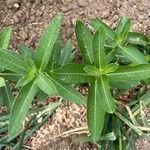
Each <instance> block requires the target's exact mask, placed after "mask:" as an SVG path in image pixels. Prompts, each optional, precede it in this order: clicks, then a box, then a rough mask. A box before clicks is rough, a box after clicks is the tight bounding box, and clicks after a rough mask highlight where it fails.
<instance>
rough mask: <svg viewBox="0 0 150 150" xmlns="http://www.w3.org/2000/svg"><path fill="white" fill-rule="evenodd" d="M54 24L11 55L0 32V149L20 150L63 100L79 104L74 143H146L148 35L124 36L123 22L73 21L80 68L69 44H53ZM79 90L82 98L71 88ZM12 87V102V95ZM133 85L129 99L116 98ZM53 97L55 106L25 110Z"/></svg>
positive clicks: (120, 146)
mask: <svg viewBox="0 0 150 150" xmlns="http://www.w3.org/2000/svg"><path fill="white" fill-rule="evenodd" d="M60 26H61V16H56V17H55V18H54V19H53V20H52V21H51V22H50V23H49V25H48V26H47V27H46V29H45V31H44V32H43V34H42V36H41V38H40V40H39V42H38V46H37V47H36V49H35V50H32V49H31V48H28V47H27V46H25V45H17V48H18V52H14V51H12V50H8V45H9V40H10V35H11V28H10V27H7V28H5V29H4V30H3V31H2V32H1V33H0V72H1V73H0V75H1V77H0V95H1V97H0V105H1V106H6V108H7V112H2V113H0V127H1V128H0V134H1V135H2V136H1V137H0V148H2V147H4V146H9V147H11V148H12V149H22V148H23V147H22V143H23V142H24V141H26V140H27V139H28V137H29V136H30V135H31V134H32V133H33V132H34V131H36V130H37V129H38V128H39V127H40V126H41V125H42V124H43V123H44V122H45V121H46V120H47V119H48V118H49V116H50V115H51V114H52V112H53V111H54V110H55V109H56V108H57V107H59V106H60V105H61V104H62V103H63V102H64V100H70V101H72V102H74V103H77V104H85V105H86V106H87V123H88V129H89V135H88V136H85V137H81V139H80V140H78V141H79V142H85V141H88V142H93V143H95V144H96V145H97V147H98V149H100V150H105V149H107V148H108V149H112V150H113V149H115V150H117V149H118V150H123V149H129V148H131V149H133V150H134V149H136V147H135V144H134V139H135V138H136V136H137V135H138V136H140V137H143V138H147V137H148V136H149V131H150V124H149V121H148V119H147V118H146V116H145V114H144V111H143V109H144V107H145V106H146V105H148V104H149V103H150V91H149V90H148V88H147V87H148V85H149V83H150V81H149V78H150V64H149V60H150V55H149V54H150V39H149V37H147V36H145V35H143V34H140V33H136V32H131V31H130V28H131V22H130V20H129V19H128V17H122V18H121V19H120V21H119V23H118V25H117V27H116V29H115V30H113V29H111V28H110V27H108V26H107V25H106V24H105V23H104V22H102V21H101V20H99V19H91V20H90V24H89V26H86V25H85V24H84V23H83V22H82V21H79V20H78V21H77V22H76V26H75V35H76V39H77V43H78V47H79V49H80V52H81V54H82V58H83V62H82V63H74V62H73V53H72V51H73V48H72V45H71V42H70V41H68V42H66V43H65V45H63V44H62V42H61V37H60V32H59V29H60ZM80 84H81V85H82V84H86V85H87V87H88V98H87V100H86V99H85V98H84V96H83V95H82V94H81V93H80V92H78V91H77V90H76V89H75V88H74V87H73V86H77V85H80ZM14 85H15V90H17V92H18V94H17V96H16V97H13V96H12V91H13V90H14ZM138 85H142V86H141V88H139V90H138V91H136V93H135V94H134V96H133V97H132V99H131V100H130V101H128V102H126V103H123V102H122V101H119V100H118V99H117V98H118V96H120V95H121V93H123V92H124V90H129V89H133V88H134V87H137V86H138ZM57 95H59V96H61V97H62V100H60V101H59V102H52V103H50V104H49V105H47V106H43V107H39V108H32V107H31V104H32V101H35V98H36V99H39V100H41V99H42V100H43V99H45V97H47V96H57ZM38 112H40V116H39V115H38V116H37V113H38ZM31 114H32V117H31V119H30V120H29V121H28V122H27V123H25V125H23V121H24V119H25V117H26V116H27V115H31ZM139 116H140V117H139ZM39 118H42V122H38V120H39ZM139 118H140V119H139ZM23 126H24V127H23ZM135 133H136V134H135ZM76 142H77V141H76Z"/></svg>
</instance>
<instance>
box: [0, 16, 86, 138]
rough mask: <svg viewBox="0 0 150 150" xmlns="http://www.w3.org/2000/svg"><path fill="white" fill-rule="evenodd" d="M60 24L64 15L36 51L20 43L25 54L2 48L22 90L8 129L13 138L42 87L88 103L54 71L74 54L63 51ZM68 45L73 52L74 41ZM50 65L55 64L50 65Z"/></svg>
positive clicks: (1, 59)
mask: <svg viewBox="0 0 150 150" xmlns="http://www.w3.org/2000/svg"><path fill="white" fill-rule="evenodd" d="M60 23H61V17H60V16H56V17H55V18H54V19H53V20H52V21H51V23H50V24H49V25H48V26H47V28H46V29H45V31H44V33H43V35H42V36H41V38H40V41H39V43H38V46H37V48H36V50H35V53H32V52H30V49H29V48H27V47H25V46H22V45H20V46H19V48H20V49H21V50H22V51H21V54H19V53H15V52H13V51H9V50H3V49H1V51H0V64H1V66H2V67H4V69H5V70H8V71H11V72H13V73H16V74H17V75H18V76H19V80H18V81H17V84H16V87H17V88H20V92H19V94H18V96H17V97H16V100H15V102H14V105H13V108H12V110H11V114H10V122H9V130H8V132H9V136H10V137H11V136H13V135H14V134H15V133H16V132H17V131H18V130H19V129H20V126H21V124H22V122H23V120H24V118H25V116H26V115H27V113H28V110H29V108H30V107H31V102H32V100H33V99H34V96H35V95H36V94H37V93H38V91H39V90H40V89H41V90H42V91H44V92H45V93H46V94H48V95H58V94H60V95H61V96H62V97H63V98H65V99H68V100H72V101H73V102H76V103H78V104H82V103H84V98H83V96H82V95H81V94H80V93H79V92H78V91H76V90H75V89H74V88H73V87H71V86H70V85H69V84H67V83H64V82H63V81H61V80H59V79H55V77H54V76H53V74H52V73H51V70H53V69H54V68H55V67H57V66H58V65H59V64H60V63H62V64H61V65H63V64H64V63H65V62H66V61H67V60H68V59H67V58H68V56H70V52H69V54H67V53H65V52H64V50H63V52H62V54H61V51H60V50H61V49H59V47H58V42H59V28H60ZM68 44H69V43H67V45H66V47H65V49H66V48H67V52H68V49H69V51H70V49H71V47H70V44H69V45H68ZM56 53H60V56H61V59H60V62H59V61H58V60H59V59H58V58H57V57H56ZM64 55H65V56H64ZM67 55H68V56H67ZM69 59H70V57H69ZM69 61H70V60H69ZM49 66H51V67H50V68H49ZM47 68H48V69H47ZM15 82H16V80H15Z"/></svg>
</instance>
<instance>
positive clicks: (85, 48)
mask: <svg viewBox="0 0 150 150" xmlns="http://www.w3.org/2000/svg"><path fill="white" fill-rule="evenodd" d="M75 34H76V39H77V42H78V46H79V48H80V51H81V53H82V56H83V60H84V62H85V64H89V65H90V64H92V63H93V50H92V40H93V35H92V34H91V32H90V31H89V30H88V28H87V27H86V26H85V25H84V23H83V22H81V21H77V22H76V27H75Z"/></svg>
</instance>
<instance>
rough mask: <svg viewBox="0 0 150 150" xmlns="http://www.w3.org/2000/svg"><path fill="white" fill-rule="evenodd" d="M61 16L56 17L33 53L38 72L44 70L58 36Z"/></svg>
mask: <svg viewBox="0 0 150 150" xmlns="http://www.w3.org/2000/svg"><path fill="white" fill-rule="evenodd" d="M60 24H61V16H56V17H55V18H54V19H53V20H52V21H51V22H50V24H49V25H48V26H47V28H46V29H45V31H44V33H43V34H42V36H41V38H40V41H39V44H38V47H37V49H36V52H35V64H36V66H37V68H39V69H40V70H44V69H46V67H47V65H48V62H49V59H50V56H51V52H52V50H53V47H54V44H55V42H56V40H57V38H58V35H59V28H60Z"/></svg>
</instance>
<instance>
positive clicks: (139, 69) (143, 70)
mask: <svg viewBox="0 0 150 150" xmlns="http://www.w3.org/2000/svg"><path fill="white" fill-rule="evenodd" d="M107 76H108V78H109V79H110V80H114V81H116V80H117V81H128V80H131V81H141V80H143V79H147V78H150V65H149V64H143V65H137V66H134V67H119V68H118V69H117V70H116V71H115V72H113V73H109V74H107Z"/></svg>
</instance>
